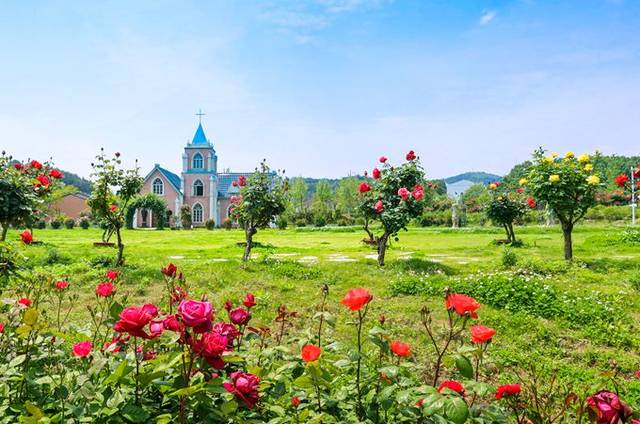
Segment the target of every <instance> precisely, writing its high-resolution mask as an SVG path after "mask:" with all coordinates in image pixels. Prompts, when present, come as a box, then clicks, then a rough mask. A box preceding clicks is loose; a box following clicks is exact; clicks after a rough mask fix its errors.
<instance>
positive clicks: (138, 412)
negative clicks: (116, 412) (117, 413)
mask: <svg viewBox="0 0 640 424" xmlns="http://www.w3.org/2000/svg"><path fill="white" fill-rule="evenodd" d="M122 416H123V417H125V418H126V419H127V420H129V421H131V422H133V423H146V422H147V421H148V420H149V413H148V412H147V411H145V410H144V409H142V408H141V407H139V406H136V405H132V404H128V405H126V406H125V407H124V408H123V409H122Z"/></svg>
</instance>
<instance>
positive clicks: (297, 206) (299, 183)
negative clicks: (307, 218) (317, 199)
mask: <svg viewBox="0 0 640 424" xmlns="http://www.w3.org/2000/svg"><path fill="white" fill-rule="evenodd" d="M308 193H309V186H308V185H307V183H306V182H305V180H304V178H302V177H295V178H292V179H291V183H290V184H289V199H291V205H292V206H293V212H294V215H296V216H297V215H305V214H306V213H307V194H308Z"/></svg>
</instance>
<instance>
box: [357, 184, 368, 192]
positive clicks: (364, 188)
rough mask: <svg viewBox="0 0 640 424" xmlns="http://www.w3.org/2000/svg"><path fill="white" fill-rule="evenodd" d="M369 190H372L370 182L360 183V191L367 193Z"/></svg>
mask: <svg viewBox="0 0 640 424" xmlns="http://www.w3.org/2000/svg"><path fill="white" fill-rule="evenodd" d="M368 191H371V186H370V185H369V184H368V183H360V185H359V186H358V192H360V193H366V192H368Z"/></svg>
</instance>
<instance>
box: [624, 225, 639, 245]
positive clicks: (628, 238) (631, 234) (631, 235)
mask: <svg viewBox="0 0 640 424" xmlns="http://www.w3.org/2000/svg"><path fill="white" fill-rule="evenodd" d="M620 240H622V242H624V243H628V244H638V243H640V230H636V229H632V228H628V229H626V230H624V231H623V232H622V234H620Z"/></svg>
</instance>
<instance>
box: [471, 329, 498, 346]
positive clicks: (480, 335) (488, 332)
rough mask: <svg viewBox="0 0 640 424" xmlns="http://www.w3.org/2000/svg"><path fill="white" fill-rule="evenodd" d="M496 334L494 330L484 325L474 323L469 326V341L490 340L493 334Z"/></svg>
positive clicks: (480, 341) (485, 341)
mask: <svg viewBox="0 0 640 424" xmlns="http://www.w3.org/2000/svg"><path fill="white" fill-rule="evenodd" d="M495 335H496V330H494V329H493V328H490V327H485V326H484V325H474V326H473V327H471V342H472V343H476V344H480V343H487V342H489V341H491V339H492V338H493V336H495Z"/></svg>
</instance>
